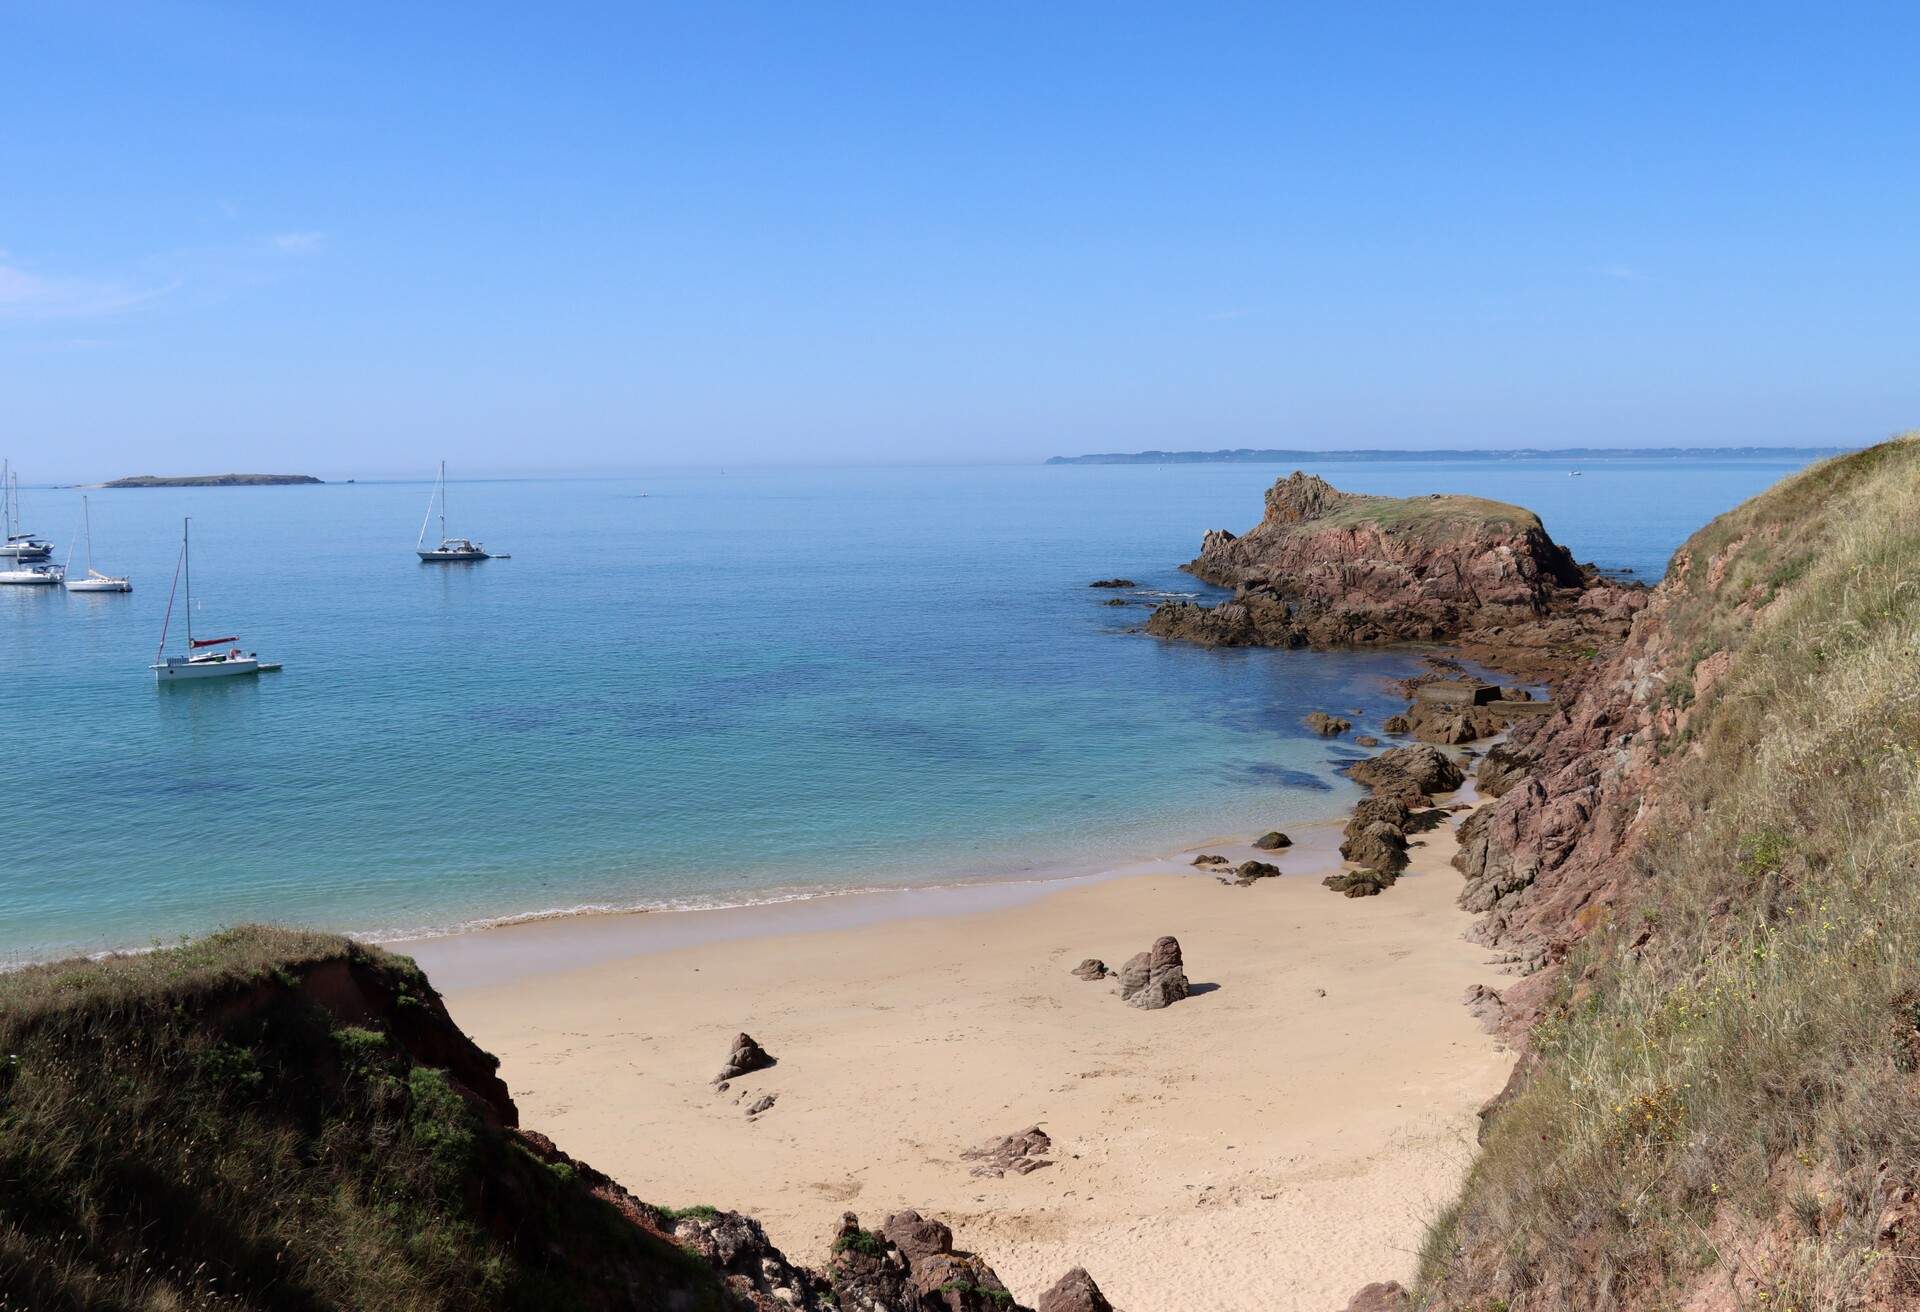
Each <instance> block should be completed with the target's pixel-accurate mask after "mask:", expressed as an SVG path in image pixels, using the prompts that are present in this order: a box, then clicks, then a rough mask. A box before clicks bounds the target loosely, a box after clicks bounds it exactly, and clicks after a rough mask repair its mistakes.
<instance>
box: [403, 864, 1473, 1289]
mask: <svg viewBox="0 0 1920 1312" xmlns="http://www.w3.org/2000/svg"><path fill="white" fill-rule="evenodd" d="M1296 837H1308V838H1309V840H1310V841H1307V842H1303V843H1302V844H1301V846H1300V847H1298V848H1296V849H1293V850H1291V851H1287V852H1282V853H1279V854H1278V864H1280V866H1281V868H1282V869H1283V870H1285V871H1287V872H1288V873H1287V875H1286V876H1284V877H1283V878H1280V879H1270V880H1266V881H1263V882H1261V883H1258V884H1255V885H1254V886H1252V887H1249V888H1231V887H1225V886H1222V885H1221V884H1220V883H1218V882H1216V881H1215V880H1214V879H1213V878H1212V877H1210V876H1208V875H1206V874H1202V873H1198V872H1195V871H1193V870H1191V869H1189V868H1188V867H1187V866H1186V864H1185V862H1186V860H1187V859H1190V857H1191V853H1182V854H1179V855H1177V856H1169V857H1167V858H1163V859H1161V860H1158V861H1154V862H1148V863H1143V867H1142V868H1141V869H1143V870H1145V871H1147V872H1148V873H1133V874H1129V875H1126V876H1124V877H1115V878H1109V879H1104V880H1099V881H1094V882H1080V883H1076V884H1073V885H1070V886H1065V887H1061V886H1052V887H1044V886H1043V887H1040V888H1028V889H1026V890H1020V891H1018V892H1017V893H1010V892H1009V891H1008V890H1007V888H1005V887H1001V888H999V889H997V890H976V891H974V892H973V893H972V894H971V896H972V897H973V898H974V899H975V901H976V903H977V905H976V904H970V903H968V902H967V901H966V899H965V898H964V897H961V898H960V899H959V900H957V901H956V900H955V897H956V895H951V894H949V895H937V894H926V895H893V899H894V900H893V901H889V902H883V903H881V904H878V905H882V906H884V907H885V908H887V912H886V914H874V913H873V910H872V907H873V905H874V904H867V905H866V908H865V909H864V910H862V909H861V906H862V904H860V903H859V902H858V900H857V899H830V900H828V902H826V903H807V904H799V905H797V906H795V907H790V908H773V909H765V908H762V909H758V910H755V911H751V912H747V911H738V912H734V911H722V912H707V913H686V914H675V915H653V916H634V917H617V918H616V917H605V918H598V919H597V920H581V921H569V922H559V923H550V924H544V925H536V926H519V927H514V928H511V929H501V930H492V931H487V932H484V933H480V934H472V935H466V936H461V937H458V938H452V939H442V940H428V941H422V942H418V943H413V944H404V945H400V946H401V947H402V949H403V950H406V951H411V952H413V953H414V954H415V955H416V956H417V957H418V958H419V960H420V961H421V964H422V965H424V966H426V968H427V969H428V972H429V974H430V975H432V976H433V978H435V980H436V981H445V983H443V987H446V984H447V983H450V984H451V985H452V987H451V988H450V989H449V992H448V995H447V1002H448V1005H449V1006H450V1007H451V1008H452V1011H453V1015H454V1018H455V1019H456V1020H457V1021H459V1023H460V1024H461V1025H463V1026H464V1027H465V1028H466V1029H467V1030H468V1031H469V1032H470V1033H472V1034H473V1035H474V1037H475V1038H476V1039H477V1040H478V1041H479V1042H480V1043H481V1044H482V1045H484V1046H485V1047H487V1048H489V1049H491V1050H492V1051H493V1052H495V1053H497V1054H499V1056H500V1058H501V1075H502V1076H503V1077H505V1079H506V1081H507V1083H508V1085H509V1087H510V1088H511V1089H512V1090H513V1093H514V1096H515V1098H516V1099H517V1100H518V1102H519V1106H520V1110H521V1119H522V1123H523V1124H525V1125H526V1126H528V1127H530V1128H533V1129H538V1130H540V1131H542V1132H544V1133H546V1134H549V1135H551V1136H552V1137H553V1139H554V1140H555V1141H556V1142H558V1143H559V1144H560V1145H561V1146H562V1147H564V1148H565V1149H566V1150H567V1151H568V1152H570V1153H573V1154H574V1155H576V1156H578V1157H581V1158H583V1159H585V1160H586V1161H589V1162H591V1163H593V1164H594V1165H595V1166H597V1167H599V1168H600V1169H601V1170H604V1171H606V1172H608V1173H609V1174H610V1175H612V1176H613V1177H614V1178H616V1179H618V1180H619V1181H621V1183H623V1184H625V1185H626V1186H627V1187H628V1188H629V1189H631V1190H632V1191H633V1192H634V1193H636V1194H638V1195H639V1196H641V1197H643V1198H646V1199H648V1200H649V1201H652V1202H657V1203H660V1204H663V1205H672V1206H687V1205H691V1204H695V1203H710V1204H714V1205H716V1206H720V1207H726V1208H735V1209H738V1210H740V1211H743V1212H747V1213H750V1214H752V1215H754V1216H757V1217H759V1218H760V1220H761V1221H762V1222H764V1223H765V1225H766V1228H767V1231H768V1233H769V1235H770V1236H771V1238H772V1239H773V1241H774V1242H775V1243H776V1244H778V1245H779V1246H780V1247H782V1248H783V1249H785V1250H786V1252H787V1254H788V1255H789V1256H790V1257H792V1258H794V1259H795V1260H798V1261H803V1262H807V1263H809V1264H813V1265H819V1264H821V1263H823V1262H824V1260H825V1257H826V1251H827V1246H828V1243H829V1241H830V1239H831V1236H832V1234H833V1231H834V1229H835V1227H836V1225H837V1223H838V1221H839V1218H840V1214H841V1213H842V1212H843V1211H848V1210H853V1211H857V1212H858V1213H860V1215H861V1219H862V1220H863V1222H865V1223H866V1224H868V1225H869V1226H871V1225H876V1224H877V1223H878V1222H880V1221H881V1220H882V1219H884V1218H885V1216H886V1214H887V1213H889V1212H892V1211H896V1210H898V1209H900V1208H902V1207H908V1206H912V1207H916V1208H919V1209H920V1210H921V1211H923V1212H926V1213H928V1214H930V1215H937V1216H940V1217H942V1218H944V1219H945V1220H946V1221H947V1222H948V1223H949V1224H951V1225H952V1227H953V1229H954V1233H955V1238H956V1241H957V1243H958V1245H959V1246H960V1247H962V1248H969V1249H972V1250H974V1251H976V1252H979V1253H980V1254H981V1255H983V1256H984V1257H985V1258H986V1259H987V1260H988V1261H989V1262H991V1263H992V1264H993V1266H994V1267H995V1269H996V1270H998V1271H999V1273H1000V1275H1001V1277H1002V1279H1004V1280H1005V1281H1006V1282H1007V1284H1008V1286H1009V1287H1010V1288H1011V1289H1012V1290H1013V1292H1014V1293H1015V1295H1016V1296H1018V1297H1019V1298H1020V1299H1021V1301H1022V1302H1028V1303H1030V1302H1032V1301H1033V1299H1034V1298H1035V1297H1036V1296H1037V1295H1038V1294H1039V1292H1040V1291H1041V1290H1042V1289H1044V1288H1045V1287H1046V1286H1047V1285H1048V1284H1050V1283H1051V1282H1052V1281H1053V1280H1054V1279H1056V1278H1057V1277H1058V1276H1059V1275H1060V1274H1061V1273H1062V1272H1063V1271H1065V1270H1066V1269H1067V1268H1069V1267H1071V1266H1075V1265H1084V1266H1085V1267H1087V1268H1088V1269H1089V1270H1090V1271H1091V1272H1093V1274H1094V1276H1095V1278H1096V1279H1097V1280H1098V1281H1099V1282H1100V1285H1101V1287H1102V1288H1103V1289H1104V1290H1105V1291H1106V1293H1107V1295H1108V1296H1109V1297H1110V1298H1111V1299H1112V1300H1113V1301H1114V1303H1115V1304H1116V1305H1118V1306H1119V1307H1121V1308H1125V1309H1127V1310H1128V1312H1157V1310H1160V1309H1194V1310H1196V1312H1198V1310H1201V1309H1223V1310H1224V1309H1232V1310H1233V1312H1254V1310H1255V1309H1259V1310H1260V1312H1278V1310H1281V1309H1292V1308H1300V1309H1312V1310H1313V1312H1329V1310H1330V1309H1334V1308H1338V1307H1340V1306H1342V1305H1343V1304H1344V1301H1345V1299H1346V1298H1347V1296H1348V1295H1350V1294H1351V1293H1352V1292H1353V1291H1354V1290H1355V1289H1356V1288H1358V1287H1359V1286H1360V1285H1362V1284H1364V1283H1366V1282H1367V1281H1369V1280H1381V1279H1390V1278H1398V1279H1401V1280H1406V1279H1407V1278H1408V1277H1409V1276H1410V1275H1411V1274H1412V1270H1413V1266H1414V1251H1415V1249H1416V1248H1417V1246H1418V1244H1419V1242H1420V1238H1421V1234H1422V1229H1423V1227H1424V1225H1425V1223H1426V1221H1427V1220H1428V1219H1429V1218H1430V1217H1432V1215H1433V1214H1434V1213H1435V1211H1436V1210H1437V1209H1438V1208H1439V1207H1440V1206H1441V1205H1442V1204H1443V1203H1444V1202H1445V1201H1447V1200H1448V1199H1449V1198H1450V1197H1451V1195H1452V1193H1453V1191H1454V1189H1455V1187H1456V1186H1457V1184H1458V1182H1459V1179H1460V1176H1461V1174H1462V1172H1463V1171H1464V1170H1465V1167H1466V1165H1467V1163H1468V1161H1469V1159H1470V1155H1471V1150H1472V1147H1473V1132H1474V1126H1475V1118H1474V1110H1475V1108H1477V1107H1478V1106H1479V1104H1480V1103H1481V1102H1482V1101H1484V1100H1485V1099H1486V1098H1487V1097H1488V1096H1490V1095H1491V1094H1493V1093H1494V1092H1495V1091H1496V1090H1498V1089H1499V1087H1500V1085H1501V1083H1502V1081H1503V1080H1504V1078H1505V1076H1506V1072H1507V1068H1508V1066H1509V1064H1510V1058H1509V1057H1505V1056H1503V1055H1502V1054H1500V1053H1499V1052H1498V1051H1497V1050H1496V1048H1495V1045H1494V1043H1493V1041H1492V1039H1490V1038H1489V1037H1488V1036H1487V1035H1485V1034H1484V1033H1483V1032H1482V1031H1481V1029H1480V1027H1479V1026H1478V1025H1477V1024H1476V1023H1475V1021H1474V1020H1473V1018H1472V1017H1471V1016H1470V1015H1469V1014H1468V1013H1467V1011H1466V1009H1465V1008H1464V1007H1463V1006H1462V1005H1461V995H1462V993H1463V992H1464V991H1465V990H1466V989H1467V987H1468V986H1469V985H1471V984H1475V983H1485V984H1492V983H1495V982H1497V979H1498V977H1497V976H1496V975H1495V974H1494V972H1493V970H1492V968H1491V967H1490V966H1488V965H1486V964H1485V963H1484V954H1483V953H1481V952H1480V951H1478V950H1477V949H1475V948H1474V947H1472V946H1471V945H1469V944H1468V943H1466V942H1464V941H1463V939H1462V938H1461V935H1462V932H1463V931H1464V930H1465V929H1466V927H1467V925H1468V923H1469V920H1470V917H1468V916H1467V915H1466V914H1465V913H1463V912H1462V911H1460V910H1459V909H1458V908H1457V907H1455V906H1454V896H1455V894H1456V893H1457V891H1458V889H1459V884H1460V878H1459V875H1458V874H1457V873H1455V872H1454V871H1453V870H1452V869H1451V868H1450V867H1449V866H1448V864H1447V860H1448V858H1449V857H1450V856H1451V855H1452V853H1453V849H1454V840H1453V836H1452V833H1451V831H1450V830H1447V829H1442V830H1439V831H1436V832H1433V833H1429V834H1425V835H1422V836H1421V838H1422V839H1423V840H1424V846H1422V847H1419V848H1416V849H1414V853H1413V855H1414V857H1415V860H1414V864H1413V867H1412V869H1411V870H1410V872H1409V873H1408V874H1407V875H1405V876H1404V877H1403V878H1402V879H1401V881H1400V882H1399V884H1398V885H1396V886H1395V887H1393V888H1391V889H1388V890H1387V891H1386V892H1385V893H1384V894H1383V895H1381V896H1379V897H1373V898H1360V899H1348V898H1343V897H1339V896H1336V895H1335V894H1333V893H1331V892H1329V891H1328V890H1327V889H1325V888H1323V887H1321V885H1320V882H1319V876H1320V874H1322V873H1324V872H1325V871H1326V870H1327V869H1329V868H1331V865H1330V863H1331V861H1332V860H1334V859H1335V858H1333V856H1332V854H1331V853H1330V851H1329V848H1330V846H1331V843H1333V842H1336V841H1337V831H1335V830H1330V829H1328V828H1325V827H1319V828H1316V829H1314V830H1313V831H1312V833H1311V834H1310V835H1308V834H1305V833H1304V832H1302V831H1296ZM1206 850H1209V851H1219V852H1222V853H1224V854H1227V855H1230V856H1232V857H1233V858H1234V860H1236V861H1238V860H1239V859H1241V858H1242V857H1244V856H1247V855H1265V854H1256V853H1251V852H1249V851H1248V850H1247V849H1246V848H1244V847H1243V846H1232V845H1225V846H1209V847H1208V848H1207V849H1206ZM942 896H945V897H946V898H947V899H948V900H947V901H945V902H943V901H941V900H940V899H941V897H942ZM835 904H844V905H835ZM901 914H905V915H906V916H907V917H908V918H898V917H899V916H900V915H901ZM890 916H891V917H893V918H889V917H890ZM1160 934H1174V935H1176V936H1178V938H1179V939H1180V943H1181V946H1182V947H1183V949H1184V950H1185V954H1186V963H1187V973H1188V976H1189V978H1190V979H1192V980H1193V981H1195V983H1196V984H1200V985H1206V986H1210V987H1207V988H1204V989H1202V990H1200V991H1199V992H1197V993H1196V995H1195V996H1194V997H1191V998H1189V999H1187V1000H1186V1001H1184V1002H1180V1003H1177V1004H1175V1005H1174V1006H1172V1007H1169V1008H1167V1009H1165V1010H1163V1011H1155V1012H1143V1011H1136V1010H1134V1009H1133V1008H1130V1007H1127V1006H1125V1005H1123V1004H1122V1003H1121V1002H1120V1000H1119V997H1118V996H1117V994H1116V993H1115V991H1114V988H1113V984H1112V982H1111V981H1104V982H1098V983H1085V982H1082V981H1081V980H1078V979H1076V978H1074V977H1073V976H1072V975H1071V974H1069V973H1068V972H1069V971H1070V970H1071V969H1072V968H1073V966H1074V965H1076V964H1077V963H1078V962H1079V961H1080V959H1081V958H1083V957H1088V956H1093V957H1100V958H1103V959H1104V960H1105V961H1106V962H1107V963H1108V964H1109V965H1110V966H1113V967H1115V968H1117V967H1118V966H1119V965H1120V963H1121V962H1122V961H1124V960H1125V959H1126V958H1127V957H1128V956H1130V955H1132V954H1133V953H1135V952H1138V951H1141V950H1143V949H1145V948H1146V947H1148V946H1149V945H1150V944H1151V943H1152V941H1153V939H1154V938H1155V937H1156V936H1157V935H1160ZM481 981H485V982H481ZM740 1030H746V1031H748V1032H750V1033H751V1034H752V1035H753V1036H754V1037H755V1038H756V1039H758V1040H759V1041H760V1042H761V1043H763V1044H764V1045H765V1046H766V1047H767V1049H768V1050H769V1051H770V1052H772V1053H773V1054H774V1056H775V1057H777V1058H778V1059H779V1064H778V1065H777V1066H775V1067H774V1068H772V1069H770V1070H767V1071H763V1072H760V1073H758V1074H754V1075H749V1076H746V1077H743V1078H741V1079H739V1080H736V1081H734V1083H733V1087H732V1089H731V1090H730V1091H728V1092H727V1093H717V1092H715V1091H714V1089H713V1088H712V1086H711V1085H710V1084H709V1083H708V1081H709V1080H710V1079H711V1078H712V1077H713V1075H714V1074H715V1072H716V1071H717V1070H718V1069H719V1067H720V1065H721V1062H722V1061H723V1059H724V1058H725V1056H726V1053H727V1048H728V1045H729V1043H730V1041H731V1040H732V1038H733V1036H734V1034H735V1033H736V1032H738V1031H740ZM767 1093H771V1094H775V1095H777V1097H778V1102H777V1104H776V1105H775V1106H774V1107H773V1109H772V1110H771V1111H769V1112H767V1113H766V1114H765V1115H763V1116H761V1117H760V1118H759V1119H757V1120H754V1121H749V1120H748V1119H747V1116H746V1114H745V1107H746V1105H747V1104H748V1103H751V1102H752V1101H753V1100H754V1099H757V1098H759V1097H760V1096H761V1095H762V1094H767ZM1034 1123H1038V1124H1040V1125H1041V1126H1043V1127H1044V1128H1045V1129H1046V1131H1047V1132H1048V1133H1049V1134H1050V1135H1052V1136H1053V1142H1054V1153H1053V1159H1054V1165H1052V1166H1050V1167H1047V1168H1045V1169H1043V1170H1039V1171H1035V1172H1033V1173H1032V1174H1029V1175H1025V1176H1018V1175H1010V1176H1008V1177H1006V1178H1004V1179H982V1178H977V1177H974V1176H972V1175H970V1174H969V1166H970V1165H971V1164H970V1163H967V1162H963V1161H962V1160H961V1159H960V1153H961V1152H962V1150H964V1149H966V1148H969V1147H972V1146H974V1145H976V1144H978V1143H980V1142H982V1141H984V1140H988V1139H991V1138H994V1137H997V1136H999V1135H1002V1134H1007V1133H1011V1132H1014V1131H1017V1130H1020V1129H1023V1128H1024V1127H1026V1126H1028V1125H1030V1124H1034Z"/></svg>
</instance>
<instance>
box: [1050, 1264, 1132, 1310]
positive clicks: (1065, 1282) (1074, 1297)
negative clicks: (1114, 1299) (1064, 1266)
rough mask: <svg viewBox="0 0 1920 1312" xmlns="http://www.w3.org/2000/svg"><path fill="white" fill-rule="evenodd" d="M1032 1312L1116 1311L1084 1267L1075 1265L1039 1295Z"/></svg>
mask: <svg viewBox="0 0 1920 1312" xmlns="http://www.w3.org/2000/svg"><path fill="white" fill-rule="evenodd" d="M1034 1312H1116V1310H1115V1308H1114V1306H1113V1304H1111V1303H1109V1302H1107V1298H1106V1295H1105V1294H1102V1293H1101V1292H1100V1286H1098V1285H1096V1284H1094V1283H1093V1277H1092V1276H1090V1275H1088V1274H1087V1272H1086V1268H1084V1267H1075V1268H1074V1269H1073V1270H1071V1271H1069V1272H1067V1273H1066V1274H1065V1275H1063V1276H1061V1277H1060V1279H1058V1280H1056V1281H1055V1282H1054V1284H1053V1287H1052V1288H1051V1289H1049V1290H1047V1292H1046V1293H1044V1294H1042V1295H1040V1301H1039V1303H1037V1304H1036V1305H1035V1306H1034Z"/></svg>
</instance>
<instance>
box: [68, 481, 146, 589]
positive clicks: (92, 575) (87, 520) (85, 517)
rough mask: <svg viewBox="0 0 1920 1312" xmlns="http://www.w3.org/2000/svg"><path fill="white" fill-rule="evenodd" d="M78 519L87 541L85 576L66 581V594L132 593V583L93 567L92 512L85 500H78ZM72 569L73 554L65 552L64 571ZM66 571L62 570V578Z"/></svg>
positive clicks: (83, 498) (82, 498)
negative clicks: (83, 528)
mask: <svg viewBox="0 0 1920 1312" xmlns="http://www.w3.org/2000/svg"><path fill="white" fill-rule="evenodd" d="M80 519H81V522H82V523H83V524H85V525H86V539H87V576H86V577H85V578H81V579H68V580H67V591H68V592H132V591H133V583H132V582H131V581H130V580H128V579H124V578H118V577H116V576H114V575H112V574H102V573H101V572H100V571H99V570H97V569H95V568H94V567H93V511H92V510H91V509H89V508H88V506H87V499H86V498H85V497H81V498H80ZM72 568H73V552H72V551H68V552H67V565H66V569H67V570H70V569H72ZM65 573H66V570H62V571H61V574H62V576H64V575H65Z"/></svg>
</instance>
